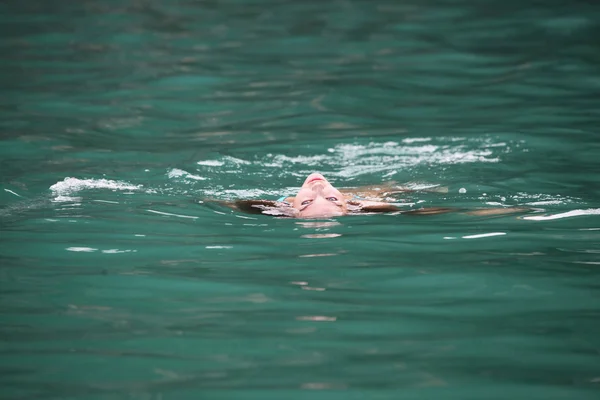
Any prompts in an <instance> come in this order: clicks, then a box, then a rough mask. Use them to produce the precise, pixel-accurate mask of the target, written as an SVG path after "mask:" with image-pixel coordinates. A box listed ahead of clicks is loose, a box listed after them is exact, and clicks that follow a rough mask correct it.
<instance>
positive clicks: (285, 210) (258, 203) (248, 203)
mask: <svg viewBox="0 0 600 400" xmlns="http://www.w3.org/2000/svg"><path fill="white" fill-rule="evenodd" d="M347 204H348V212H347V214H346V215H357V214H372V213H391V212H398V213H401V214H409V215H432V214H445V213H447V212H451V211H459V210H457V209H452V208H447V207H432V208H422V209H416V210H402V209H400V208H398V207H397V206H395V205H393V204H376V205H367V206H361V205H360V203H359V202H355V201H352V200H350V201H348V203H347ZM232 205H233V207H234V208H235V209H237V210H239V211H242V212H244V213H247V214H266V215H272V216H276V217H288V218H298V210H296V209H295V208H294V207H292V206H291V205H290V204H289V203H285V202H280V201H273V200H236V201H235V202H234V203H233V204H232Z"/></svg>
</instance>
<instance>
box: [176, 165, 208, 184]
mask: <svg viewBox="0 0 600 400" xmlns="http://www.w3.org/2000/svg"><path fill="white" fill-rule="evenodd" d="M167 176H168V177H169V178H171V179H172V178H184V179H194V180H196V181H204V180H206V178H205V177H203V176H200V175H194V174H190V173H189V172H187V171H184V170H182V169H178V168H173V169H172V170H170V171H169V172H168V173H167Z"/></svg>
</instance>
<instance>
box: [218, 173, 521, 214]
mask: <svg viewBox="0 0 600 400" xmlns="http://www.w3.org/2000/svg"><path fill="white" fill-rule="evenodd" d="M411 191H412V190H411V189H408V188H402V187H398V186H392V185H389V184H388V185H387V186H380V187H373V186H370V187H362V188H352V189H342V190H338V189H336V188H335V187H334V186H333V185H332V184H331V183H329V181H328V180H327V179H325V177H324V176H323V175H321V174H318V173H313V174H310V175H309V176H308V177H307V178H306V180H305V181H304V183H303V184H302V187H301V188H300V190H299V191H298V193H297V194H296V195H295V196H289V197H285V196H284V197H282V198H280V199H279V200H277V201H272V200H237V201H235V202H234V203H229V204H227V205H228V206H230V207H232V208H235V209H238V210H240V211H243V212H248V213H252V214H268V215H274V216H281V217H292V218H328V217H338V216H342V215H348V214H364V213H386V212H401V213H410V214H418V215H431V214H442V213H447V212H451V211H459V210H456V209H451V208H445V207H432V208H421V209H416V210H404V209H402V208H400V207H399V206H397V205H395V204H393V203H392V202H391V201H393V199H392V198H391V197H390V196H392V195H394V194H397V193H403V192H411ZM516 211H523V209H515V208H511V209H508V208H499V209H498V208H496V209H483V210H476V211H471V212H468V214H471V215H498V214H506V213H512V212H516Z"/></svg>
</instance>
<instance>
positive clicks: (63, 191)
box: [50, 177, 142, 200]
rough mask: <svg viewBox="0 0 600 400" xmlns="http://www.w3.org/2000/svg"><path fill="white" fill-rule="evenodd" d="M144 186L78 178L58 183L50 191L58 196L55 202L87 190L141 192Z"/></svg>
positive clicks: (66, 179)
mask: <svg viewBox="0 0 600 400" xmlns="http://www.w3.org/2000/svg"><path fill="white" fill-rule="evenodd" d="M141 188H142V185H132V184H131V183H127V182H121V181H113V180H109V179H77V178H69V177H67V178H65V179H64V180H63V181H61V182H56V183H55V184H54V185H52V186H50V190H51V191H52V193H53V194H54V196H56V198H55V200H57V199H59V198H61V196H63V198H65V199H66V198H67V197H69V199H71V197H70V196H69V195H72V194H75V193H77V192H80V191H82V190H86V189H109V190H112V191H116V190H139V189H141Z"/></svg>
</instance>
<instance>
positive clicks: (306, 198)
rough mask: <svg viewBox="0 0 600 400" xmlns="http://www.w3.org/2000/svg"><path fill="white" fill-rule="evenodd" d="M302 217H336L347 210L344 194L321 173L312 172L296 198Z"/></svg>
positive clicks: (295, 204) (296, 205)
mask: <svg viewBox="0 0 600 400" xmlns="http://www.w3.org/2000/svg"><path fill="white" fill-rule="evenodd" d="M293 206H294V208H295V209H296V210H298V217H300V218H317V217H334V216H338V215H344V214H346V212H347V208H346V200H345V199H344V196H343V195H342V194H341V193H340V192H339V190H337V189H336V188H334V187H333V186H331V183H329V182H328V181H327V179H325V177H324V176H323V175H321V174H310V175H309V176H308V178H306V180H305V181H304V184H303V185H302V188H300V191H299V192H298V194H297V195H296V198H295V199H294V204H293Z"/></svg>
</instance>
